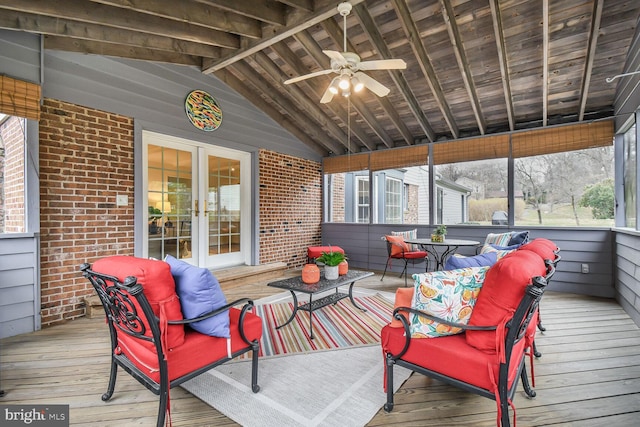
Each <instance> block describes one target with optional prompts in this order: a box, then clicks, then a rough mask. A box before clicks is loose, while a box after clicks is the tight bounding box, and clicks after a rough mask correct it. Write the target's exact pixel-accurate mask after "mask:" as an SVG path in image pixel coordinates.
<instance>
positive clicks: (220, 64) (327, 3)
mask: <svg viewBox="0 0 640 427" xmlns="http://www.w3.org/2000/svg"><path fill="white" fill-rule="evenodd" d="M363 1H364V0H351V4H353V5H357V4H359V3H362V2H363ZM247 3H249V2H247ZM336 13H337V12H336V3H335V1H332V0H319V1H318V2H317V4H316V10H315V11H314V12H313V13H301V14H298V15H296V16H295V17H292V19H291V20H290V21H291V22H288V23H287V25H285V26H284V27H281V28H274V29H273V31H272V33H271V34H270V35H269V36H267V37H264V38H262V39H260V40H254V41H251V42H249V43H248V45H247V46H246V47H244V48H242V49H238V50H237V51H236V52H234V53H232V54H229V55H227V56H225V57H223V58H222V59H219V60H216V61H211V62H209V63H207V64H204V66H203V69H202V72H203V73H211V72H214V71H217V70H220V69H222V68H224V67H226V66H229V65H231V64H233V63H234V62H236V61H239V60H241V59H244V58H246V57H247V56H249V55H253V54H254V53H257V52H260V51H261V50H263V49H265V48H267V47H269V46H271V45H273V44H275V43H278V42H280V41H282V40H284V39H286V38H288V37H290V36H293V35H294V34H296V33H298V32H300V31H302V30H306V29H307V28H310V27H312V26H314V25H316V24H319V23H320V22H322V21H324V20H325V19H328V18H331V17H332V16H334V15H335V14H336Z"/></svg>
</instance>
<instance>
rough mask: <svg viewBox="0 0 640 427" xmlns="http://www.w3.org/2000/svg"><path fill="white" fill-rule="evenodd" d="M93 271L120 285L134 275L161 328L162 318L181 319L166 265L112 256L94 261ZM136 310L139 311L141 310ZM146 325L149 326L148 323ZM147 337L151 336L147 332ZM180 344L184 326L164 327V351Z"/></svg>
mask: <svg viewBox="0 0 640 427" xmlns="http://www.w3.org/2000/svg"><path fill="white" fill-rule="evenodd" d="M92 269H93V271H96V272H98V273H104V274H108V275H110V276H115V277H117V278H118V280H120V281H121V282H123V281H124V279H125V278H126V277H127V276H135V277H136V278H137V279H138V283H139V284H140V285H142V289H143V292H144V295H145V296H146V297H147V299H148V300H149V303H150V304H151V308H152V309H153V313H154V314H155V315H156V316H157V317H158V318H160V319H161V322H160V324H161V327H162V320H163V319H166V320H181V319H183V317H182V311H181V310H180V300H179V299H178V296H177V294H176V285H175V282H174V280H173V276H172V275H171V267H170V266H169V264H167V263H166V262H164V261H158V260H152V259H147V258H137V257H132V256H111V257H107V258H102V259H99V260H98V261H96V262H95V263H94V264H93V266H92ZM136 305H137V303H136ZM137 309H138V310H140V312H142V310H141V309H140V307H137ZM146 326H147V328H148V327H149V325H148V324H147V325H146ZM119 335H123V334H119ZM147 335H149V336H151V331H150V330H149V331H148V333H147ZM121 338H123V337H121ZM182 343H184V326H183V325H169V326H167V339H166V343H165V344H166V349H172V348H174V347H178V346H180V345H182Z"/></svg>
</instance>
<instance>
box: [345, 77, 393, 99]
mask: <svg viewBox="0 0 640 427" xmlns="http://www.w3.org/2000/svg"><path fill="white" fill-rule="evenodd" d="M353 76H354V77H357V78H358V79H359V80H360V81H361V82H362V83H363V84H364V86H365V87H366V88H367V89H369V90H370V91H371V92H373V93H375V94H376V95H378V96H380V97H382V96H387V95H388V94H389V92H391V90H390V89H389V88H388V87H386V86H384V85H383V84H382V83H380V82H379V81H377V80H375V79H372V78H371V77H369V76H368V75H366V74H365V73H362V72H360V71H358V72H357V73H355V74H354V75H353Z"/></svg>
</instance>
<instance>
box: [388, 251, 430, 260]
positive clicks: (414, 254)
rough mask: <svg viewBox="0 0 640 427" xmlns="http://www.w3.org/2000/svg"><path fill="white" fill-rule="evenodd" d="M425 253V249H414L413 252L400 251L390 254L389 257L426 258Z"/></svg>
mask: <svg viewBox="0 0 640 427" xmlns="http://www.w3.org/2000/svg"><path fill="white" fill-rule="evenodd" d="M426 257H427V253H426V252H425V251H414V252H405V253H404V254H403V253H402V252H400V253H397V254H395V255H394V254H391V258H407V259H418V258H426Z"/></svg>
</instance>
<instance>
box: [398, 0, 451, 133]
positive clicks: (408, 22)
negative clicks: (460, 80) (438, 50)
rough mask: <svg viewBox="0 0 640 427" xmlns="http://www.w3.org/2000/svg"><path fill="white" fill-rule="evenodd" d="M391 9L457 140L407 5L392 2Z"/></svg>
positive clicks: (441, 92)
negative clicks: (394, 12) (392, 8)
mask: <svg viewBox="0 0 640 427" xmlns="http://www.w3.org/2000/svg"><path fill="white" fill-rule="evenodd" d="M392 3H393V7H394V8H395V10H396V13H397V14H398V18H399V20H400V25H401V26H402V28H403V30H404V32H405V33H406V35H407V38H408V39H409V44H410V45H411V49H412V50H413V53H414V54H415V56H416V58H418V64H419V65H420V69H421V70H422V73H423V74H424V77H425V79H426V81H427V84H428V85H429V88H430V89H431V92H432V93H433V98H434V100H435V102H436V104H437V105H438V108H440V111H441V112H442V115H443V117H444V119H445V121H446V122H447V125H448V126H449V130H450V131H451V134H452V135H453V137H454V138H458V137H459V136H460V132H459V130H458V126H457V125H456V122H455V119H454V117H453V113H452V112H451V109H450V108H449V104H448V103H447V100H446V99H445V96H444V92H443V90H442V87H441V86H440V82H439V81H438V77H437V76H436V72H435V70H434V69H433V65H431V60H430V59H429V55H428V54H427V50H426V49H425V48H424V44H423V43H422V39H421V37H420V32H419V31H418V28H417V27H416V23H415V22H414V21H413V19H412V18H411V12H410V11H409V8H408V7H407V4H406V3H405V2H404V1H403V0H392Z"/></svg>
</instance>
